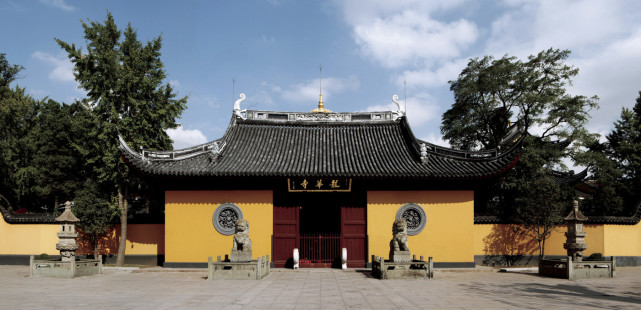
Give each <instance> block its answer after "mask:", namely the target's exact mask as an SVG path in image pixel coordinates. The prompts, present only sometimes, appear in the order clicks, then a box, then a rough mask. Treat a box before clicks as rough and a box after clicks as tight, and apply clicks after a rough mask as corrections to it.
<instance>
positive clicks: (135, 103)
mask: <svg viewBox="0 0 641 310" xmlns="http://www.w3.org/2000/svg"><path fill="white" fill-rule="evenodd" d="M81 23H82V27H83V30H84V38H85V40H86V46H85V47H84V51H83V49H82V48H76V46H75V44H71V45H70V44H68V43H66V42H64V41H62V40H60V39H56V41H57V42H58V44H59V45H60V47H62V48H63V49H64V50H65V51H66V52H67V53H68V56H69V58H70V59H71V61H72V62H73V63H74V76H75V78H76V80H77V81H78V82H79V83H80V86H81V87H82V88H83V89H85V90H86V91H87V96H88V100H89V101H90V102H91V104H92V105H93V113H95V114H96V115H97V117H98V119H99V120H100V125H99V126H98V128H97V131H98V132H97V134H96V137H97V139H98V141H99V143H100V145H101V146H102V148H103V150H104V153H103V154H100V155H98V158H95V159H94V162H95V163H96V165H95V166H94V169H95V170H96V172H97V174H98V176H99V182H100V183H102V184H105V183H107V184H111V185H112V188H113V190H114V191H115V193H116V195H115V196H117V197H118V206H119V208H120V224H121V233H120V244H119V248H118V258H117V261H116V264H117V265H123V264H124V257H125V249H126V247H125V245H126V240H127V215H128V204H127V195H128V193H127V192H128V187H129V186H130V177H129V171H128V169H127V166H126V165H124V163H123V162H122V161H121V159H120V154H119V152H118V148H117V147H118V135H119V134H120V135H121V136H122V137H123V139H125V141H127V142H128V143H130V145H132V146H133V147H135V148H136V149H137V148H139V147H145V148H149V149H170V148H171V139H170V138H169V136H168V135H167V133H166V131H165V130H167V129H170V128H176V127H177V126H178V124H177V123H176V118H178V117H179V116H180V114H181V113H182V111H183V110H184V109H185V106H186V102H187V97H183V98H176V93H175V92H174V90H173V89H172V88H171V86H170V85H169V83H166V84H163V80H164V79H165V77H166V75H165V71H164V70H163V63H162V61H161V60H160V49H161V45H162V44H161V42H162V38H161V37H160V36H158V37H157V38H155V39H153V40H151V41H148V42H146V43H145V44H143V43H142V42H140V41H139V40H138V38H137V34H136V31H135V30H134V29H133V28H132V27H131V24H128V25H127V27H126V28H125V30H124V32H121V31H120V30H118V27H117V26H116V23H115V21H114V18H113V16H112V15H111V13H108V14H107V18H106V20H105V21H104V22H103V23H99V22H93V21H89V22H88V23H85V22H81ZM123 36H124V38H123Z"/></svg>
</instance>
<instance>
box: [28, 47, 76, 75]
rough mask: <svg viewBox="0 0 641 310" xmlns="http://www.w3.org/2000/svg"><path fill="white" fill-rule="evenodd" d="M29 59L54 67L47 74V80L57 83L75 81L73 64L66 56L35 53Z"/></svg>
mask: <svg viewBox="0 0 641 310" xmlns="http://www.w3.org/2000/svg"><path fill="white" fill-rule="evenodd" d="M31 57H33V58H35V59H38V60H41V61H44V62H46V63H48V64H50V65H53V66H54V68H53V70H52V71H51V72H49V79H51V80H54V81H58V82H73V81H75V78H74V76H73V64H72V63H71V61H69V59H68V58H67V57H66V56H63V55H60V56H54V55H51V54H49V53H45V52H40V51H36V52H34V53H33V54H31Z"/></svg>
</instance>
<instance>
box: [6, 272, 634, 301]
mask: <svg viewBox="0 0 641 310" xmlns="http://www.w3.org/2000/svg"><path fill="white" fill-rule="evenodd" d="M272 271H273V272H272V274H270V275H269V276H268V277H266V278H264V279H263V280H260V281H248V280H245V281H242V280H232V281H206V276H207V275H206V271H204V270H189V271H180V272H179V271H167V270H165V269H161V268H152V269H141V270H138V271H134V272H130V271H123V270H115V269H108V270H106V271H105V274H103V275H100V276H93V277H84V278H76V279H51V278H31V277H29V276H28V275H29V269H28V267H26V266H0V309H92V310H96V309H175V308H202V309H205V308H207V309H441V308H443V309H517V308H532V309H568V308H575V309H581V308H583V309H585V308H601V309H639V308H641V267H622V268H618V269H617V275H616V278H615V279H593V280H578V281H568V280H561V279H550V278H541V277H538V276H537V275H535V274H532V273H527V272H524V273H498V272H492V271H489V270H487V269H485V270H484V271H481V272H471V271H469V270H468V271H465V272H457V271H460V270H441V271H439V270H437V272H436V274H435V278H434V279H432V280H424V279H421V280H385V281H381V280H377V279H373V278H371V276H370V274H369V271H368V270H361V269H355V270H347V271H341V270H328V269H323V270H318V269H316V270H314V269H302V270H298V271H293V270H282V269H273V270H272Z"/></svg>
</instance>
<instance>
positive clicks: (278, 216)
mask: <svg viewBox="0 0 641 310" xmlns="http://www.w3.org/2000/svg"><path fill="white" fill-rule="evenodd" d="M296 247H298V207H295V206H274V238H273V244H272V257H273V261H274V266H275V267H279V268H282V267H286V266H288V267H289V266H290V265H291V264H293V258H292V254H293V251H294V248H296Z"/></svg>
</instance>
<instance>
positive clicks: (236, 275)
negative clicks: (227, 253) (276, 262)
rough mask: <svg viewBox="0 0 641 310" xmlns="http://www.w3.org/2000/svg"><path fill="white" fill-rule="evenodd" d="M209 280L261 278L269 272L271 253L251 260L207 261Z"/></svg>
mask: <svg viewBox="0 0 641 310" xmlns="http://www.w3.org/2000/svg"><path fill="white" fill-rule="evenodd" d="M207 266H208V268H207V280H210V281H211V280H260V279H262V278H264V277H266V276H267V275H268V274H269V270H270V262H269V255H267V256H263V257H259V258H258V259H257V260H254V261H250V262H242V263H241V262H229V261H221V259H220V256H218V259H217V261H215V262H214V261H212V258H211V256H210V257H209V262H208V263H207Z"/></svg>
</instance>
